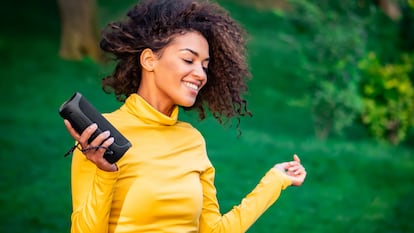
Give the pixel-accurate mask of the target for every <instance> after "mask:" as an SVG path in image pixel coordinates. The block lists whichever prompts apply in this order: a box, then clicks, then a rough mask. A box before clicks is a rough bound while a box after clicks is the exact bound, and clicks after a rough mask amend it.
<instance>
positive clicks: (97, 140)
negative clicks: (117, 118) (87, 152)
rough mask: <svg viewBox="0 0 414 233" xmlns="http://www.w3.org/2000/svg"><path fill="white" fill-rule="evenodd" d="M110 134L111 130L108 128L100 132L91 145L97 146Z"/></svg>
mask: <svg viewBox="0 0 414 233" xmlns="http://www.w3.org/2000/svg"><path fill="white" fill-rule="evenodd" d="M110 135H111V132H109V130H107V131H104V132H102V133H100V134H99V135H98V136H97V137H96V138H95V139H94V140H93V141H92V142H91V143H90V145H91V146H99V145H101V144H102V142H103V141H105V140H106V139H107V138H108V137H109V136H110Z"/></svg>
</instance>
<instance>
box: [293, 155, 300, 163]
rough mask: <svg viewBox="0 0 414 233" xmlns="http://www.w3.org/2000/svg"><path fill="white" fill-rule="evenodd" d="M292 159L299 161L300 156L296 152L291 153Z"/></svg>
mask: <svg viewBox="0 0 414 233" xmlns="http://www.w3.org/2000/svg"><path fill="white" fill-rule="evenodd" d="M293 160H295V161H296V162H298V163H300V158H299V156H298V155H297V154H294V155H293Z"/></svg>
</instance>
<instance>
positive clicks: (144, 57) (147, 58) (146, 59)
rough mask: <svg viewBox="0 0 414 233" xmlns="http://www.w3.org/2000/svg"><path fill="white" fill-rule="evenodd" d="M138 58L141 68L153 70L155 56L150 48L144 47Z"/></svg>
mask: <svg viewBox="0 0 414 233" xmlns="http://www.w3.org/2000/svg"><path fill="white" fill-rule="evenodd" d="M139 59H140V60H139V61H140V63H141V66H142V69H145V70H147V71H150V72H151V71H153V70H154V66H155V63H156V61H157V56H156V54H154V52H153V51H152V50H151V49H149V48H146V49H144V50H143V51H142V53H141V56H140V58H139Z"/></svg>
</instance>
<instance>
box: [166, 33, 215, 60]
mask: <svg viewBox="0 0 414 233" xmlns="http://www.w3.org/2000/svg"><path fill="white" fill-rule="evenodd" d="M208 47H209V45H208V42H207V40H206V38H204V36H203V35H201V34H200V33H199V32H186V33H183V34H177V35H175V36H174V37H173V39H172V41H171V43H170V44H169V45H168V46H167V47H166V49H168V48H169V49H171V50H173V51H181V50H183V49H190V50H192V51H195V52H196V53H198V54H199V55H200V56H201V57H208V56H209V48H208Z"/></svg>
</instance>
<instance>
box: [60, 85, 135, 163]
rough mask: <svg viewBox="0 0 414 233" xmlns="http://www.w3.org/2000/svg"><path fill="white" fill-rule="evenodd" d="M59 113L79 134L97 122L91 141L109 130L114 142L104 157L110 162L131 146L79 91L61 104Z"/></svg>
mask: <svg viewBox="0 0 414 233" xmlns="http://www.w3.org/2000/svg"><path fill="white" fill-rule="evenodd" d="M59 114H60V116H61V117H63V118H64V119H67V120H68V121H69V122H70V123H71V125H72V127H73V128H74V129H75V130H76V132H78V133H79V134H81V133H82V132H83V131H84V130H85V129H86V128H87V127H88V126H90V125H91V124H93V123H96V124H97V125H98V129H96V131H95V132H94V133H93V134H92V136H91V137H90V138H89V142H91V141H93V139H95V138H96V137H97V136H98V135H99V134H100V133H102V132H104V131H106V130H109V131H110V132H111V137H113V138H114V142H113V143H112V144H111V145H110V146H109V148H108V150H106V152H105V154H104V158H105V159H106V160H107V161H108V162H110V163H115V162H117V161H118V160H119V159H120V158H121V157H122V156H123V155H124V154H125V152H126V151H127V150H128V149H129V148H130V147H131V143H130V142H129V141H128V139H126V138H125V137H124V136H123V135H122V134H121V133H120V132H119V131H118V130H117V129H116V128H115V127H114V126H113V125H112V124H111V123H110V122H109V121H108V120H106V119H105V118H104V117H103V116H102V114H101V113H100V112H98V110H96V108H95V107H94V106H92V104H90V103H89V102H88V100H86V99H85V97H83V96H82V94H80V93H79V92H76V93H75V94H74V95H73V96H72V97H71V98H70V99H68V100H67V101H65V102H64V103H63V104H62V105H61V106H60V108H59Z"/></svg>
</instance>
